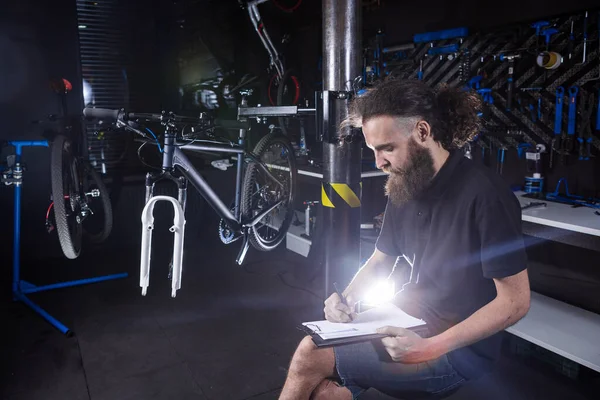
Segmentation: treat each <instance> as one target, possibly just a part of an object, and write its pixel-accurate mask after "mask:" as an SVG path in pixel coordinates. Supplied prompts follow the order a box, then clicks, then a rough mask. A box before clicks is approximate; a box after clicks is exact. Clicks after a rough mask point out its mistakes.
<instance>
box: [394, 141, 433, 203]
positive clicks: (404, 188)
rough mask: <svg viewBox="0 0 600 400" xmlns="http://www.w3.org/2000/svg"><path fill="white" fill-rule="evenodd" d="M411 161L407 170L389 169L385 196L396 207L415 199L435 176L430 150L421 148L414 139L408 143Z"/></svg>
mask: <svg viewBox="0 0 600 400" xmlns="http://www.w3.org/2000/svg"><path fill="white" fill-rule="evenodd" d="M408 154H409V160H408V163H407V165H406V167H405V168H394V169H389V170H387V171H386V172H389V176H388V179H387V182H386V183H385V194H386V195H387V196H388V197H389V199H390V200H391V201H392V203H393V204H394V205H396V206H401V205H403V204H405V203H406V202H408V201H410V200H412V199H414V198H415V197H416V196H417V195H418V194H419V193H421V192H422V191H423V190H424V189H425V188H426V187H427V186H428V185H429V183H430V182H431V179H432V178H433V176H434V175H435V169H434V167H433V157H432V156H431V152H430V151H429V149H426V148H423V147H420V146H419V145H418V144H417V143H416V142H415V140H414V139H412V138H411V139H410V140H409V142H408Z"/></svg>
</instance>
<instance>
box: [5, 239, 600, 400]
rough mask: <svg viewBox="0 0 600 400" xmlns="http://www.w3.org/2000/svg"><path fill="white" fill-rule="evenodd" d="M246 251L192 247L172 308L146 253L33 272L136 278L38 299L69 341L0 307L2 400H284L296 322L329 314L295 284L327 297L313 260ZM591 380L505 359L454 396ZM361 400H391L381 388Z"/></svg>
mask: <svg viewBox="0 0 600 400" xmlns="http://www.w3.org/2000/svg"><path fill="white" fill-rule="evenodd" d="M169 243H172V242H171V241H169ZM238 246H239V244H238V243H235V244H233V245H230V246H229V247H228V246H225V245H222V244H219V243H217V242H216V241H214V242H211V241H205V242H204V243H203V244H202V245H200V246H196V245H194V246H192V245H190V243H188V246H187V247H188V249H187V250H186V257H185V267H184V268H185V269H184V274H183V284H182V288H181V290H180V291H179V292H178V295H177V298H175V299H173V298H171V297H170V294H169V293H170V289H169V285H170V284H169V281H168V280H167V277H166V275H167V268H166V262H165V257H164V255H163V256H161V255H158V256H156V257H154V259H153V261H154V263H153V267H152V274H151V286H150V287H149V291H148V295H147V296H146V297H142V296H141V294H140V289H139V286H138V277H139V272H138V261H137V260H138V257H139V255H138V251H139V250H138V248H135V249H132V250H131V251H129V252H125V253H123V252H121V253H117V252H108V251H100V252H96V253H92V254H88V255H84V256H82V257H81V258H80V259H79V260H77V261H76V262H75V263H73V262H70V263H65V262H64V260H63V259H58V258H57V259H54V260H46V261H45V262H44V263H43V264H40V263H36V266H32V265H27V266H24V270H27V271H30V273H31V275H32V276H34V277H35V282H36V283H39V284H42V283H46V282H48V283H50V282H54V281H56V280H57V279H66V278H83V277H89V276H94V275H97V274H107V273H116V272H123V271H125V272H129V273H130V277H129V278H127V279H122V280H117V281H108V282H104V283H98V284H94V285H89V286H85V287H74V288H69V289H61V290H57V291H54V292H44V293H39V294H36V295H34V296H31V298H32V300H34V301H37V302H38V303H39V304H40V305H43V306H44V307H45V308H46V309H47V310H48V311H49V312H50V313H51V314H53V315H54V316H56V317H58V318H60V319H61V320H62V321H63V322H64V323H65V324H67V325H68V326H69V327H70V328H72V329H73V330H74V332H75V333H76V335H75V336H74V337H71V338H66V337H64V336H63V335H61V334H60V333H59V332H58V331H56V330H55V329H54V328H52V327H51V326H50V325H49V324H47V323H46V322H45V321H44V320H42V319H41V318H40V317H38V316H37V315H36V314H34V313H33V312H31V311H30V310H29V309H28V308H26V307H25V306H23V305H22V304H17V303H12V302H10V301H2V303H1V304H2V305H1V307H2V308H1V310H2V313H3V315H4V318H3V319H2V321H3V322H4V324H3V325H4V327H5V329H4V335H5V338H6V335H7V334H8V336H9V338H8V340H6V339H5V340H4V341H3V342H2V345H1V346H2V347H1V350H2V353H1V354H0V355H1V357H0V358H1V359H2V377H1V379H0V398H2V399H6V400H25V399H27V400H37V399H43V400H52V399H69V400H79V399H93V400H104V399H107V400H108V399H110V400H133V399H136V400H137V399H140V400H142V399H143V400H147V399H179V400H186V399H199V400H202V399H218V400H228V399H232V400H242V399H255V400H266V399H277V397H278V393H279V390H280V388H281V386H282V384H283V381H284V378H285V376H286V370H287V367H288V364H289V360H290V357H291V355H292V353H293V351H294V349H295V346H296V344H297V343H298V341H299V340H300V339H301V338H302V333H301V332H300V331H299V330H297V329H296V326H297V324H298V323H299V322H301V321H306V320H310V319H319V318H321V317H322V315H321V314H322V301H321V300H320V299H319V298H317V296H315V295H314V294H312V293H309V292H307V291H305V290H300V289H296V288H294V287H292V286H300V287H303V288H308V289H309V290H312V291H318V290H319V288H318V286H315V285H311V284H309V283H308V282H307V280H308V278H307V277H308V276H309V275H310V273H311V270H310V267H309V266H308V265H306V264H304V263H303V261H304V259H302V258H301V257H299V256H296V255H295V254H292V253H290V252H288V251H286V250H285V249H284V248H280V249H278V250H277V251H276V252H274V253H259V252H257V251H254V250H251V251H250V253H249V257H248V259H247V262H246V265H245V266H244V267H239V266H236V265H235V264H234V259H235V256H236V254H237V251H238V248H239V247H238ZM65 264H67V265H68V266H65ZM7 267H8V265H7ZM32 280H33V278H32ZM3 286H4V287H6V285H3ZM319 293H320V292H319ZM7 297H8V296H4V297H3V300H5V299H6V300H8V299H7ZM507 336H508V334H507ZM583 372H584V373H582V374H581V377H580V378H578V379H575V380H574V379H570V378H567V377H565V376H562V375H560V374H558V373H556V372H554V370H553V369H552V368H551V367H549V366H548V365H546V364H542V363H541V362H538V361H533V360H526V359H524V358H522V357H517V356H515V355H511V354H510V352H508V351H506V352H505V355H504V357H503V358H502V360H501V362H500V363H499V365H498V368H497V370H496V371H495V372H494V373H493V374H490V375H488V376H486V377H484V378H482V379H481V380H479V381H476V382H472V383H469V384H468V385H467V386H466V387H464V388H463V389H461V390H459V391H458V392H456V393H455V394H453V395H452V396H451V397H450V398H451V399H453V400H459V399H484V398H485V399H540V400H542V399H543V400H547V399H566V398H568V399H575V400H577V399H591V398H598V397H594V396H592V394H597V391H598V389H599V388H600V380H599V377H598V374H595V373H593V372H591V371H588V370H585V371H583ZM363 398H364V399H389V397H387V396H383V395H380V394H378V393H377V392H375V391H369V392H367V394H366V395H364V396H363Z"/></svg>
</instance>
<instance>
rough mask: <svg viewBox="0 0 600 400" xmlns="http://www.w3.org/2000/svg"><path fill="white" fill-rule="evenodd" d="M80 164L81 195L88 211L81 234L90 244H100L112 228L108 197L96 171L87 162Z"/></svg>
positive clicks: (106, 190) (110, 206)
mask: <svg viewBox="0 0 600 400" xmlns="http://www.w3.org/2000/svg"><path fill="white" fill-rule="evenodd" d="M82 164H83V165H82V167H83V168H82V170H83V174H84V179H83V182H82V183H83V193H84V194H85V204H86V207H87V208H88V209H89V210H88V213H87V216H86V217H85V219H84V221H83V232H84V234H85V237H86V238H87V239H88V240H89V241H90V242H92V243H102V242H104V241H105V240H106V239H107V238H108V236H109V235H110V232H111V231H112V226H113V215H112V205H111V202H110V196H109V193H108V189H107V188H106V185H104V182H102V178H101V177H100V174H99V173H98V171H96V170H95V169H94V167H92V165H91V164H90V163H89V162H87V161H83V162H82Z"/></svg>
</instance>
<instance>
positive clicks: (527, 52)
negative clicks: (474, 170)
mask: <svg viewBox="0 0 600 400" xmlns="http://www.w3.org/2000/svg"><path fill="white" fill-rule="evenodd" d="M529 4H530V3H528V2H523V10H524V11H523V12H522V13H519V18H521V19H520V20H519V23H517V24H514V23H513V24H509V25H507V23H512V22H516V21H515V20H514V16H512V15H511V18H508V17H507V16H506V14H504V13H502V12H500V13H497V14H495V13H493V11H494V10H493V6H492V8H491V9H489V10H488V11H483V10H479V11H480V16H479V18H473V19H472V13H471V11H470V10H471V9H470V8H468V7H467V8H466V10H467V12H465V13H464V14H461V16H460V17H457V18H454V17H455V15H454V14H455V10H457V9H462V8H461V7H444V6H441V7H439V8H438V7H435V6H433V7H432V10H434V11H433V12H432V13H431V14H430V15H428V16H427V17H424V16H423V15H422V14H419V12H418V11H417V10H411V7H410V6H408V7H407V8H406V9H405V8H402V14H397V15H402V19H404V18H406V20H407V21H411V22H410V23H409V24H408V26H409V27H412V26H413V24H417V25H418V26H419V29H418V30H415V31H413V32H412V34H415V33H422V32H425V31H431V30H439V29H442V28H456V27H459V26H466V27H468V28H469V35H468V37H466V38H465V39H464V40H463V41H462V43H461V42H459V40H457V39H449V40H440V41H436V42H435V43H434V45H435V47H436V49H440V50H441V51H444V50H449V49H448V48H447V47H446V46H452V45H455V46H457V47H458V51H452V52H450V53H445V54H442V55H439V56H438V55H433V56H431V55H429V54H428V53H429V52H431V49H430V48H429V47H430V43H428V42H425V43H417V44H416V46H415V48H414V50H406V51H397V52H393V53H387V54H384V58H383V62H384V65H383V68H382V71H381V75H382V76H384V75H387V74H390V75H394V76H398V77H403V78H413V79H414V78H415V77H416V76H417V74H418V73H419V70H420V68H421V67H420V65H421V62H422V73H423V80H424V81H425V82H427V83H429V84H430V85H432V86H434V87H438V86H439V85H441V84H449V85H451V86H464V87H467V88H471V89H478V91H479V92H480V93H481V95H482V97H483V98H484V100H485V101H486V111H485V112H484V116H483V119H484V122H485V127H484V130H483V132H482V134H481V136H480V138H479V140H478V141H476V142H475V143H473V145H477V146H478V147H479V148H478V149H474V150H473V151H474V152H475V150H477V151H478V152H479V153H480V155H476V156H475V158H476V159H482V156H483V159H482V161H483V162H484V163H485V164H486V165H489V166H490V167H491V168H494V169H496V170H497V171H500V165H499V164H500V163H498V159H499V156H500V154H499V151H498V150H499V149H500V148H506V149H507V153H505V162H504V163H503V165H502V174H503V175H504V177H505V179H506V180H507V181H508V182H509V183H510V184H513V185H523V184H524V177H525V175H529V176H531V174H532V172H533V170H532V169H530V168H528V166H527V161H526V160H525V152H526V151H525V147H524V146H527V145H529V146H530V147H529V149H530V150H529V151H532V152H533V151H534V150H535V146H536V144H543V145H544V146H545V148H546V152H545V154H542V164H543V166H542V168H541V170H540V171H539V172H542V175H543V176H545V177H546V189H548V190H551V191H553V189H554V187H555V186H556V184H557V182H558V180H559V179H560V178H563V177H566V178H567V181H568V183H569V189H570V190H571V192H577V193H578V194H581V195H585V196H597V194H598V188H600V174H599V173H598V168H599V166H600V164H598V163H597V162H596V161H595V160H594V158H593V157H592V158H591V159H590V158H588V154H587V153H588V152H587V148H586V147H585V146H582V147H581V150H583V152H582V154H580V148H579V146H578V142H577V138H578V136H580V135H585V137H583V140H587V138H588V137H589V138H590V139H589V140H590V141H591V151H592V152H595V151H597V150H598V149H599V148H600V140H599V139H598V133H596V123H595V116H596V110H597V102H596V97H597V94H598V87H597V83H598V82H599V80H597V79H596V80H595V81H593V79H594V78H597V77H598V76H599V73H600V71H599V56H600V54H599V49H598V41H597V40H596V38H597V37H598V24H597V21H598V12H597V9H596V10H594V9H592V10H590V12H589V16H588V18H587V19H584V16H583V14H582V13H581V12H580V9H579V8H578V6H581V5H582V4H578V3H577V2H574V3H572V4H569V6H568V7H566V8H560V7H550V8H549V9H544V12H545V13H546V14H544V15H540V10H538V9H537V8H536V9H535V10H534V9H531V8H530V7H529V6H528V5H529ZM394 7H397V6H392V5H391V4H389V3H386V4H385V5H383V6H381V7H380V8H379V9H377V10H376V11H374V12H373V15H369V12H367V15H369V17H368V18H366V21H368V22H366V25H367V28H366V31H369V30H373V29H374V28H375V26H376V24H375V23H374V22H373V19H374V18H375V16H381V18H382V20H381V22H380V24H379V25H380V29H382V30H383V32H384V33H383V47H389V46H393V45H395V44H399V43H402V42H403V40H401V38H404V42H407V41H408V42H412V37H409V38H408V40H407V39H406V36H407V35H408V33H407V31H406V29H408V28H407V26H406V25H404V24H400V25H401V27H398V25H399V24H390V23H389V17H386V16H384V15H378V14H381V12H382V10H384V9H387V12H386V13H384V14H385V15H390V14H392V15H393V11H392V9H393V8H394ZM565 10H577V11H579V12H577V13H576V14H561V15H559V16H553V15H552V12H558V11H562V12H564V11H565ZM397 12H398V13H400V10H399V9H398V10H397ZM487 12H489V13H490V15H489V18H488V17H487V15H486V13H487ZM533 16H537V17H539V19H536V20H529V21H528V20H526V19H524V18H527V17H533ZM425 20H426V21H427V22H424V21H425ZM442 20H443V21H444V22H443V23H442V22H441V21H442ZM483 20H484V21H485V23H486V24H485V26H484V25H482V21H483ZM539 20H543V21H548V23H549V26H551V27H552V28H554V29H555V34H554V35H551V36H550V37H549V38H550V41H549V44H548V46H546V44H545V38H544V36H538V35H536V30H535V29H534V28H533V27H532V26H531V25H532V23H534V22H537V21H539ZM415 21H418V22H415ZM447 21H451V22H452V25H449V24H448V22H447ZM571 22H573V28H574V35H573V37H572V39H570V28H571ZM584 26H586V27H587V28H586V29H587V35H588V41H587V46H586V51H585V53H586V54H585V55H586V60H585V63H582V61H583V53H584V50H583V49H584V46H583V31H584ZM372 38H373V36H371V37H370V38H369V37H367V38H366V39H367V43H369V40H370V42H371V47H374V44H373V40H372ZM571 46H572V48H571ZM546 49H548V50H550V51H554V52H558V53H560V54H562V56H563V58H564V62H563V64H562V65H560V66H559V67H558V68H556V69H552V70H550V69H545V68H542V67H540V66H538V65H536V58H537V56H538V54H539V53H540V52H541V51H543V50H546ZM450 50H452V49H450ZM509 53H514V54H518V57H519V58H517V59H516V61H515V63H514V66H515V68H514V75H513V79H514V83H515V88H514V94H513V95H512V96H509V95H508V94H507V80H508V78H509V76H508V71H509V62H507V61H506V60H504V61H502V60H501V58H500V55H501V54H509ZM569 54H570V57H569ZM467 66H468V67H467ZM471 79H479V81H478V82H477V83H476V84H475V82H471V84H469V80H471ZM590 79H592V81H590ZM559 87H562V88H564V90H565V95H564V96H560V99H561V101H563V103H564V106H563V109H562V125H560V129H559V130H558V131H557V132H558V133H559V135H558V136H559V137H560V133H561V132H562V135H563V136H564V138H566V137H568V138H570V140H572V147H571V150H570V155H569V156H567V157H559V156H558V152H551V151H550V150H551V148H552V147H553V146H555V147H560V143H559V142H557V143H556V144H553V139H554V138H555V137H556V136H555V133H554V130H555V128H554V122H555V103H556V99H557V95H556V90H557V88H559ZM569 88H574V89H573V90H578V93H577V96H575V97H573V99H574V100H575V101H576V102H577V104H578V107H577V108H576V111H577V112H576V113H575V114H573V115H574V118H573V127H574V128H573V129H572V130H569V131H570V133H573V135H572V136H571V135H567V129H568V127H569V125H570V124H569V110H568V109H569V101H570V100H571V98H570V97H569ZM486 92H487V93H486ZM509 97H510V98H511V100H512V107H511V109H510V111H509V110H507V108H508V107H507V106H508V104H507V101H508V98H509ZM584 103H587V104H584ZM592 118H594V120H593V121H592ZM519 147H520V148H521V151H517V148H519ZM479 150H481V151H479ZM551 153H554V154H553V157H552V160H551V157H550V154H551ZM580 158H581V160H580ZM550 188H551V189H550ZM575 188H576V189H575Z"/></svg>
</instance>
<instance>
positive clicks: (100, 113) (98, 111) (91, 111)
mask: <svg viewBox="0 0 600 400" xmlns="http://www.w3.org/2000/svg"><path fill="white" fill-rule="evenodd" d="M120 111H121V110H111V109H110V108H90V107H86V108H84V109H83V116H84V117H86V118H98V119H113V120H116V119H117V118H119V112H120Z"/></svg>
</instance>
